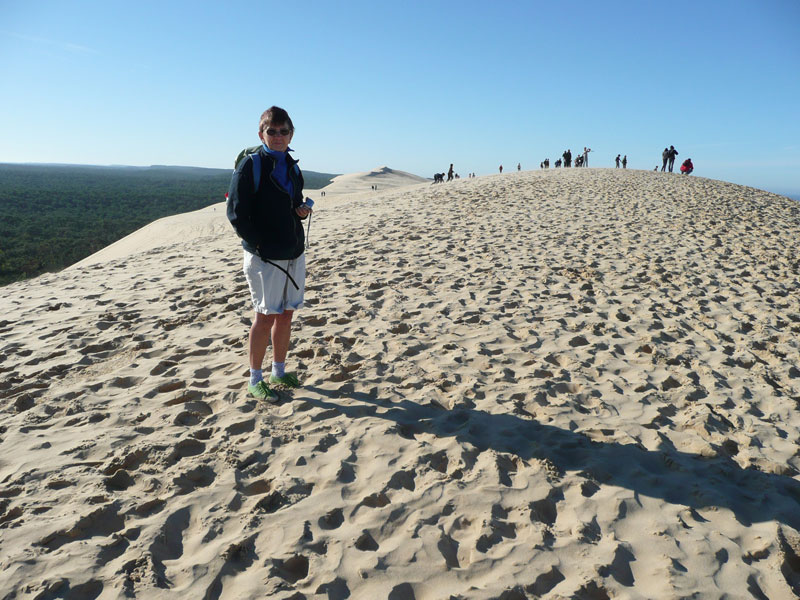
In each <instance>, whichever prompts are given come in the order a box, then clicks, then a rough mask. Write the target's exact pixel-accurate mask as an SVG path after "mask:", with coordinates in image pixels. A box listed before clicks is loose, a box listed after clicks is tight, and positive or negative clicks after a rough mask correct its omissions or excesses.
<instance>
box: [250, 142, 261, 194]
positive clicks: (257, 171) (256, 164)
mask: <svg viewBox="0 0 800 600" xmlns="http://www.w3.org/2000/svg"><path fill="white" fill-rule="evenodd" d="M250 156H252V157H253V183H254V184H255V185H254V188H253V189H254V190H255V191H256V192H257V191H258V184H259V183H261V155H260V154H259V153H258V152H256V153H255V154H251V155H250Z"/></svg>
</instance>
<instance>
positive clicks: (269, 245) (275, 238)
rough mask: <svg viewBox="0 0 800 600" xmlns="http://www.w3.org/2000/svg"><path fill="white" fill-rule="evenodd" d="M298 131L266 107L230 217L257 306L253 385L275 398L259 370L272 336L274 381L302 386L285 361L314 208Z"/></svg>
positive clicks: (238, 173)
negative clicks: (306, 189)
mask: <svg viewBox="0 0 800 600" xmlns="http://www.w3.org/2000/svg"><path fill="white" fill-rule="evenodd" d="M293 136H294V125H293V124H292V120H291V119H290V118H289V114H288V113H287V112H286V111H285V110H283V109H282V108H278V107H277V106H273V107H271V108H269V109H267V110H266V111H264V113H263V114H262V115H261V119H260V120H259V123H258V137H259V138H260V139H261V141H262V142H263V145H262V146H261V147H260V148H259V149H258V151H257V152H256V153H255V154H250V155H247V156H246V157H245V158H244V159H243V160H241V161H240V162H239V164H238V165H237V167H236V170H235V171H234V172H233V178H232V179H231V186H230V189H229V190H228V205H227V212H228V220H229V221H230V222H231V224H232V225H233V228H234V229H235V230H236V233H237V234H238V235H239V237H240V238H242V248H244V275H245V278H246V279H247V285H248V287H249V288H250V297H251V299H252V301H253V307H254V309H255V320H254V321H253V324H252V326H251V327H250V339H249V346H248V347H249V360H250V384H249V385H248V387H247V391H248V393H249V395H250V396H253V397H254V398H258V399H262V400H267V401H270V402H274V401H276V400H277V399H278V396H277V394H276V393H275V392H274V391H273V390H272V389H271V388H270V387H269V386H268V385H267V382H265V381H264V377H263V375H262V372H261V367H262V363H263V361H264V355H265V354H266V352H267V343H268V342H269V341H270V340H271V341H272V374H271V375H270V377H269V383H271V384H278V385H284V386H287V387H297V386H299V385H300V382H299V381H298V379H297V375H296V374H294V373H286V372H285V364H286V354H287V352H288V351H289V338H290V337H291V328H292V316H293V314H294V311H295V310H297V309H298V308H302V306H303V296H304V292H305V278H306V259H305V233H304V231H303V224H302V222H301V220H302V219H305V218H306V217H308V216H309V215H310V214H311V208H309V207H308V206H307V205H306V204H305V203H304V202H303V174H302V173H301V172H300V169H299V168H298V166H297V161H296V160H295V159H294V158H292V156H290V155H289V152H290V151H291V148H289V142H291V141H292V137H293ZM256 182H258V183H256ZM287 200H289V202H287Z"/></svg>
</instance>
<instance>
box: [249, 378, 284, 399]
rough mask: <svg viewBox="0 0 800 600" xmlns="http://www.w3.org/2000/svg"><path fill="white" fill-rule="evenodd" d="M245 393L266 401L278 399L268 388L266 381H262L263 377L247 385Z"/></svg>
mask: <svg viewBox="0 0 800 600" xmlns="http://www.w3.org/2000/svg"><path fill="white" fill-rule="evenodd" d="M247 393H248V394H250V395H251V396H252V397H253V398H258V399H259V400H266V401H267V402H275V401H276V400H277V399H278V395H277V394H276V393H275V392H273V391H272V390H271V389H269V386H268V385H267V382H266V381H264V380H263V379H262V380H261V381H259V382H258V383H257V384H255V385H248V386H247Z"/></svg>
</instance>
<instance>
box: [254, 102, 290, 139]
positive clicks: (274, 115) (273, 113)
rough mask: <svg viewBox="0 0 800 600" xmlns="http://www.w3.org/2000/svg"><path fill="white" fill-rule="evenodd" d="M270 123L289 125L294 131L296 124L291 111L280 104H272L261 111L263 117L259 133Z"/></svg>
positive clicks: (259, 125)
mask: <svg viewBox="0 0 800 600" xmlns="http://www.w3.org/2000/svg"><path fill="white" fill-rule="evenodd" d="M269 125H287V126H288V127H289V129H290V130H291V131H294V124H293V123H292V119H291V118H290V117H289V113H287V112H286V111H285V110H283V109H282V108H280V107H278V106H271V107H269V108H268V109H267V110H265V111H264V112H263V113H261V119H259V121H258V133H263V132H264V129H266V128H267V127H268V126H269Z"/></svg>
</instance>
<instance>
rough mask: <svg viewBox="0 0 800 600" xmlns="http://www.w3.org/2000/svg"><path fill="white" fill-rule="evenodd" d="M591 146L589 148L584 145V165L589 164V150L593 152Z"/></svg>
mask: <svg viewBox="0 0 800 600" xmlns="http://www.w3.org/2000/svg"><path fill="white" fill-rule="evenodd" d="M591 151H592V149H591V148H587V147H586V146H584V147H583V166H584V167H588V166H589V152H591Z"/></svg>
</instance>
